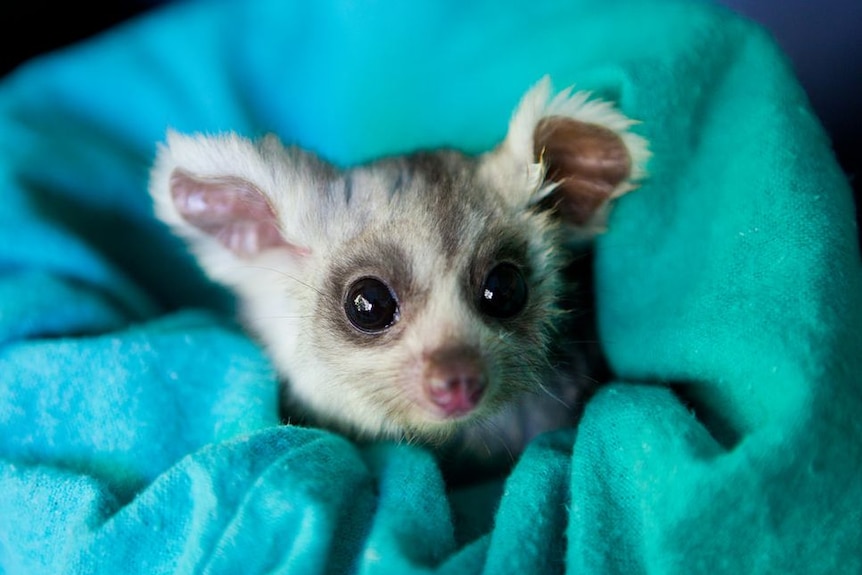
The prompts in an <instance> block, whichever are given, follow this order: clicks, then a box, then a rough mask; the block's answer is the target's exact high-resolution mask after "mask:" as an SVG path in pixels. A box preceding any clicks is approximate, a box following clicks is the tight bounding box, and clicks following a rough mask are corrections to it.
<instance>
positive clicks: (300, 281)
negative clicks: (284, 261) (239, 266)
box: [245, 265, 324, 296]
mask: <svg viewBox="0 0 862 575" xmlns="http://www.w3.org/2000/svg"><path fill="white" fill-rule="evenodd" d="M245 267H246V268H248V269H258V270H264V271H270V272H275V273H277V274H279V275H280V276H283V277H285V278H287V279H289V280H292V281H295V282H296V283H298V284H299V285H301V286H304V287H307V288H308V289H310V290H312V291H314V292H316V293H317V294H318V295H320V296H323V295H324V293H323V292H322V291H320V290H319V289H317V288H316V287H314V286H313V285H311V284H309V283H307V282H304V281H302V280H301V279H299V278H298V277H296V276H294V275H291V274H289V273H287V272H286V271H284V270H280V269H278V268H271V267H268V266H253V265H246V266H245Z"/></svg>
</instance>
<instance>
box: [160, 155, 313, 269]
mask: <svg viewBox="0 0 862 575" xmlns="http://www.w3.org/2000/svg"><path fill="white" fill-rule="evenodd" d="M170 185H171V197H172V198H173V201H174V205H175V206H176V208H177V211H178V212H179V213H180V215H181V216H182V218H183V219H184V220H185V221H186V222H188V223H189V224H190V225H192V226H194V227H195V228H197V229H199V230H201V231H203V232H205V233H207V234H209V235H211V236H213V237H214V238H216V239H217V240H218V241H219V242H220V243H221V244H222V245H223V246H225V247H226V248H228V249H229V250H231V251H232V252H234V253H235V254H237V255H238V256H240V257H250V256H254V255H256V254H258V253H260V252H262V251H264V250H268V249H272V248H279V247H286V248H288V249H291V250H292V251H295V252H297V253H303V252H304V251H306V250H304V249H303V248H300V247H298V246H294V245H292V244H289V243H288V242H287V241H285V239H284V237H282V235H281V232H280V231H279V228H278V219H277V218H276V215H275V211H274V210H273V209H272V206H271V205H270V204H269V201H268V200H267V198H266V196H264V194H263V193H262V192H261V191H260V190H259V189H258V188H257V187H256V186H255V185H254V184H252V183H251V182H248V181H246V180H243V179H242V178H237V177H233V176H225V177H217V178H198V177H195V176H192V175H191V174H189V173H187V172H185V171H183V170H180V169H177V170H174V171H173V173H172V174H171V183H170Z"/></svg>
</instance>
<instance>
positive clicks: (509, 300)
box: [479, 263, 528, 319]
mask: <svg viewBox="0 0 862 575" xmlns="http://www.w3.org/2000/svg"><path fill="white" fill-rule="evenodd" d="M527 292H528V290H527V281H526V280H525V279H524V275H523V274H522V273H521V270H520V269H519V268H518V267H517V266H515V265H513V264H510V263H501V264H498V265H497V266H495V267H494V268H492V269H491V271H490V272H488V275H487V276H486V277H485V281H484V282H483V283H482V291H481V293H480V294H479V311H481V312H482V313H483V314H485V315H487V316H490V317H493V318H497V319H506V318H510V317H514V316H516V315H518V314H519V313H521V311H522V310H523V309H524V307H525V306H526V305H527Z"/></svg>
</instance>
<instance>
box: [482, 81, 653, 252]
mask: <svg viewBox="0 0 862 575" xmlns="http://www.w3.org/2000/svg"><path fill="white" fill-rule="evenodd" d="M589 96H590V94H589V93H588V92H576V93H574V94H571V93H570V90H565V91H563V92H561V93H559V94H557V95H556V96H555V97H554V98H553V99H551V98H550V82H549V80H548V79H547V78H544V79H543V80H542V81H541V82H539V83H538V84H537V85H536V86H535V87H533V88H532V89H531V90H530V91H529V92H527V94H526V95H525V96H524V98H523V99H522V100H521V103H520V104H519V105H518V108H517V110H516V111H515V113H514V115H513V116H512V120H511V122H510V124H509V132H508V134H507V135H506V139H505V141H504V142H503V143H502V144H501V146H500V147H499V148H497V149H496V150H494V151H493V152H491V153H490V154H489V155H488V157H487V158H486V160H485V163H484V164H485V165H484V166H483V171H484V172H485V173H486V174H489V171H490V170H497V171H502V172H503V173H507V174H508V175H509V176H510V178H509V180H510V181H516V182H517V181H519V180H520V181H521V185H519V186H518V187H519V188H520V189H518V190H515V189H512V188H511V187H509V190H508V193H509V194H512V197H511V198H510V199H511V200H512V201H513V202H515V203H516V205H518V204H520V205H524V206H529V207H533V208H538V209H546V210H550V211H551V212H552V213H553V214H554V215H555V216H557V217H559V218H560V219H561V220H562V221H563V222H564V223H566V224H568V225H569V226H571V227H572V228H573V229H574V231H576V232H578V233H577V235H579V236H582V237H583V236H590V235H594V234H595V233H597V232H599V231H601V230H602V229H603V228H604V224H605V219H606V216H607V208H608V206H609V204H610V201H611V200H612V199H614V198H616V197H619V196H621V195H622V194H624V193H626V192H628V191H629V190H631V189H633V188H634V187H635V185H636V182H637V181H638V180H640V179H641V178H642V177H643V176H644V173H645V172H644V165H645V164H646V161H647V160H648V158H649V151H648V149H647V142H646V140H644V139H643V138H642V137H640V136H638V135H637V134H634V133H632V132H631V131H630V130H629V128H630V127H631V126H632V125H633V124H635V122H634V121H632V120H630V119H629V118H627V117H625V116H624V115H623V114H621V113H620V112H619V111H618V110H616V109H615V108H614V107H613V106H612V105H611V104H609V103H607V102H603V101H601V100H590V99H589ZM519 174H521V175H524V174H525V175H524V176H522V177H521V178H518V177H517V176H518V175H519ZM511 176H514V178H512V177H511Z"/></svg>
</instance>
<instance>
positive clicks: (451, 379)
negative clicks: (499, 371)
mask: <svg viewBox="0 0 862 575" xmlns="http://www.w3.org/2000/svg"><path fill="white" fill-rule="evenodd" d="M424 383H425V385H424V390H425V394H426V396H427V397H428V399H430V400H431V402H432V403H434V404H435V405H436V406H437V407H439V408H440V409H441V410H442V411H443V413H444V414H445V415H446V416H447V417H458V416H461V415H466V414H467V413H470V412H471V411H473V409H475V408H476V406H477V405H479V402H480V401H481V399H482V395H483V394H484V392H485V387H486V380H485V368H484V362H483V361H482V358H481V356H479V354H478V353H476V352H475V351H474V350H473V349H472V348H468V347H453V348H444V349H440V350H437V351H436V352H434V353H432V354H431V355H430V356H429V357H428V364H427V370H426V372H425V382H424Z"/></svg>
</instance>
